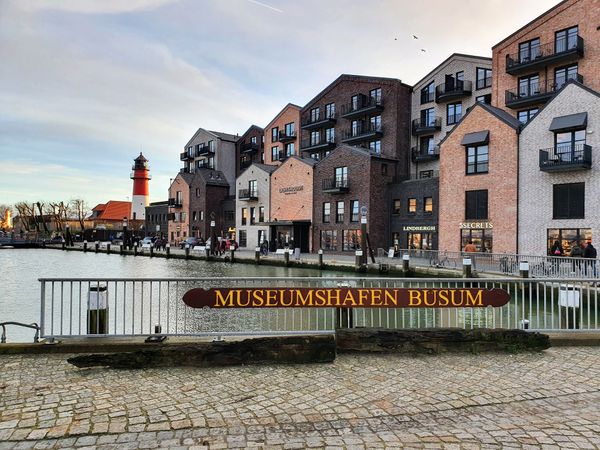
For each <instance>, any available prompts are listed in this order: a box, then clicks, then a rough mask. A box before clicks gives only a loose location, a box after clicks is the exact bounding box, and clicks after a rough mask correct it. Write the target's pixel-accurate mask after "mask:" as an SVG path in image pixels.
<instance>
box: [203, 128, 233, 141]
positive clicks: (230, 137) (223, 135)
mask: <svg viewBox="0 0 600 450" xmlns="http://www.w3.org/2000/svg"><path fill="white" fill-rule="evenodd" d="M209 132H210V133H212V134H214V135H215V136H217V137H219V138H220V139H222V140H224V141H231V142H237V140H238V139H239V138H240V137H239V136H238V135H237V134H229V133H222V132H221V131H212V130H209Z"/></svg>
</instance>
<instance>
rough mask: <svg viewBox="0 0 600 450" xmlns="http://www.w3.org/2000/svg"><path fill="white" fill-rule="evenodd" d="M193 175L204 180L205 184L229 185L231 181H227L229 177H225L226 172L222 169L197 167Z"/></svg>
mask: <svg viewBox="0 0 600 450" xmlns="http://www.w3.org/2000/svg"><path fill="white" fill-rule="evenodd" d="M193 175H196V176H198V178H201V179H202V180H204V183H205V184H209V185H211V186H227V187H229V182H228V181H227V178H225V174H224V173H223V172H221V171H220V170H211V169H196V172H195V173H194V174H193Z"/></svg>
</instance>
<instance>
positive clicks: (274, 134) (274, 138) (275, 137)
mask: <svg viewBox="0 0 600 450" xmlns="http://www.w3.org/2000/svg"><path fill="white" fill-rule="evenodd" d="M278 140H279V127H273V128H271V142H277V141H278Z"/></svg>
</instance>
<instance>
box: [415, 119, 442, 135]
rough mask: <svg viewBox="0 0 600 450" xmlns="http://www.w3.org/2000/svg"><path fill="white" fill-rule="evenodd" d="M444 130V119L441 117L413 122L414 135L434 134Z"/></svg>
mask: <svg viewBox="0 0 600 450" xmlns="http://www.w3.org/2000/svg"><path fill="white" fill-rule="evenodd" d="M441 129H442V118H441V117H439V116H436V117H429V118H425V119H414V120H413V121H412V131H413V134H425V133H433V132H435V131H439V130H441Z"/></svg>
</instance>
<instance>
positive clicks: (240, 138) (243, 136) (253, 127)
mask: <svg viewBox="0 0 600 450" xmlns="http://www.w3.org/2000/svg"><path fill="white" fill-rule="evenodd" d="M252 130H258V131H260V132H261V133H264V131H265V130H264V129H263V128H262V127H259V126H258V125H250V127H248V129H247V130H246V131H245V132H244V134H242V135H241V136H239V137H237V140H238V141H240V142H241V141H242V140H243V139H245V138H246V136H247V135H248V134H249V133H250V132H251V131H252ZM213 133H214V131H213Z"/></svg>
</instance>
